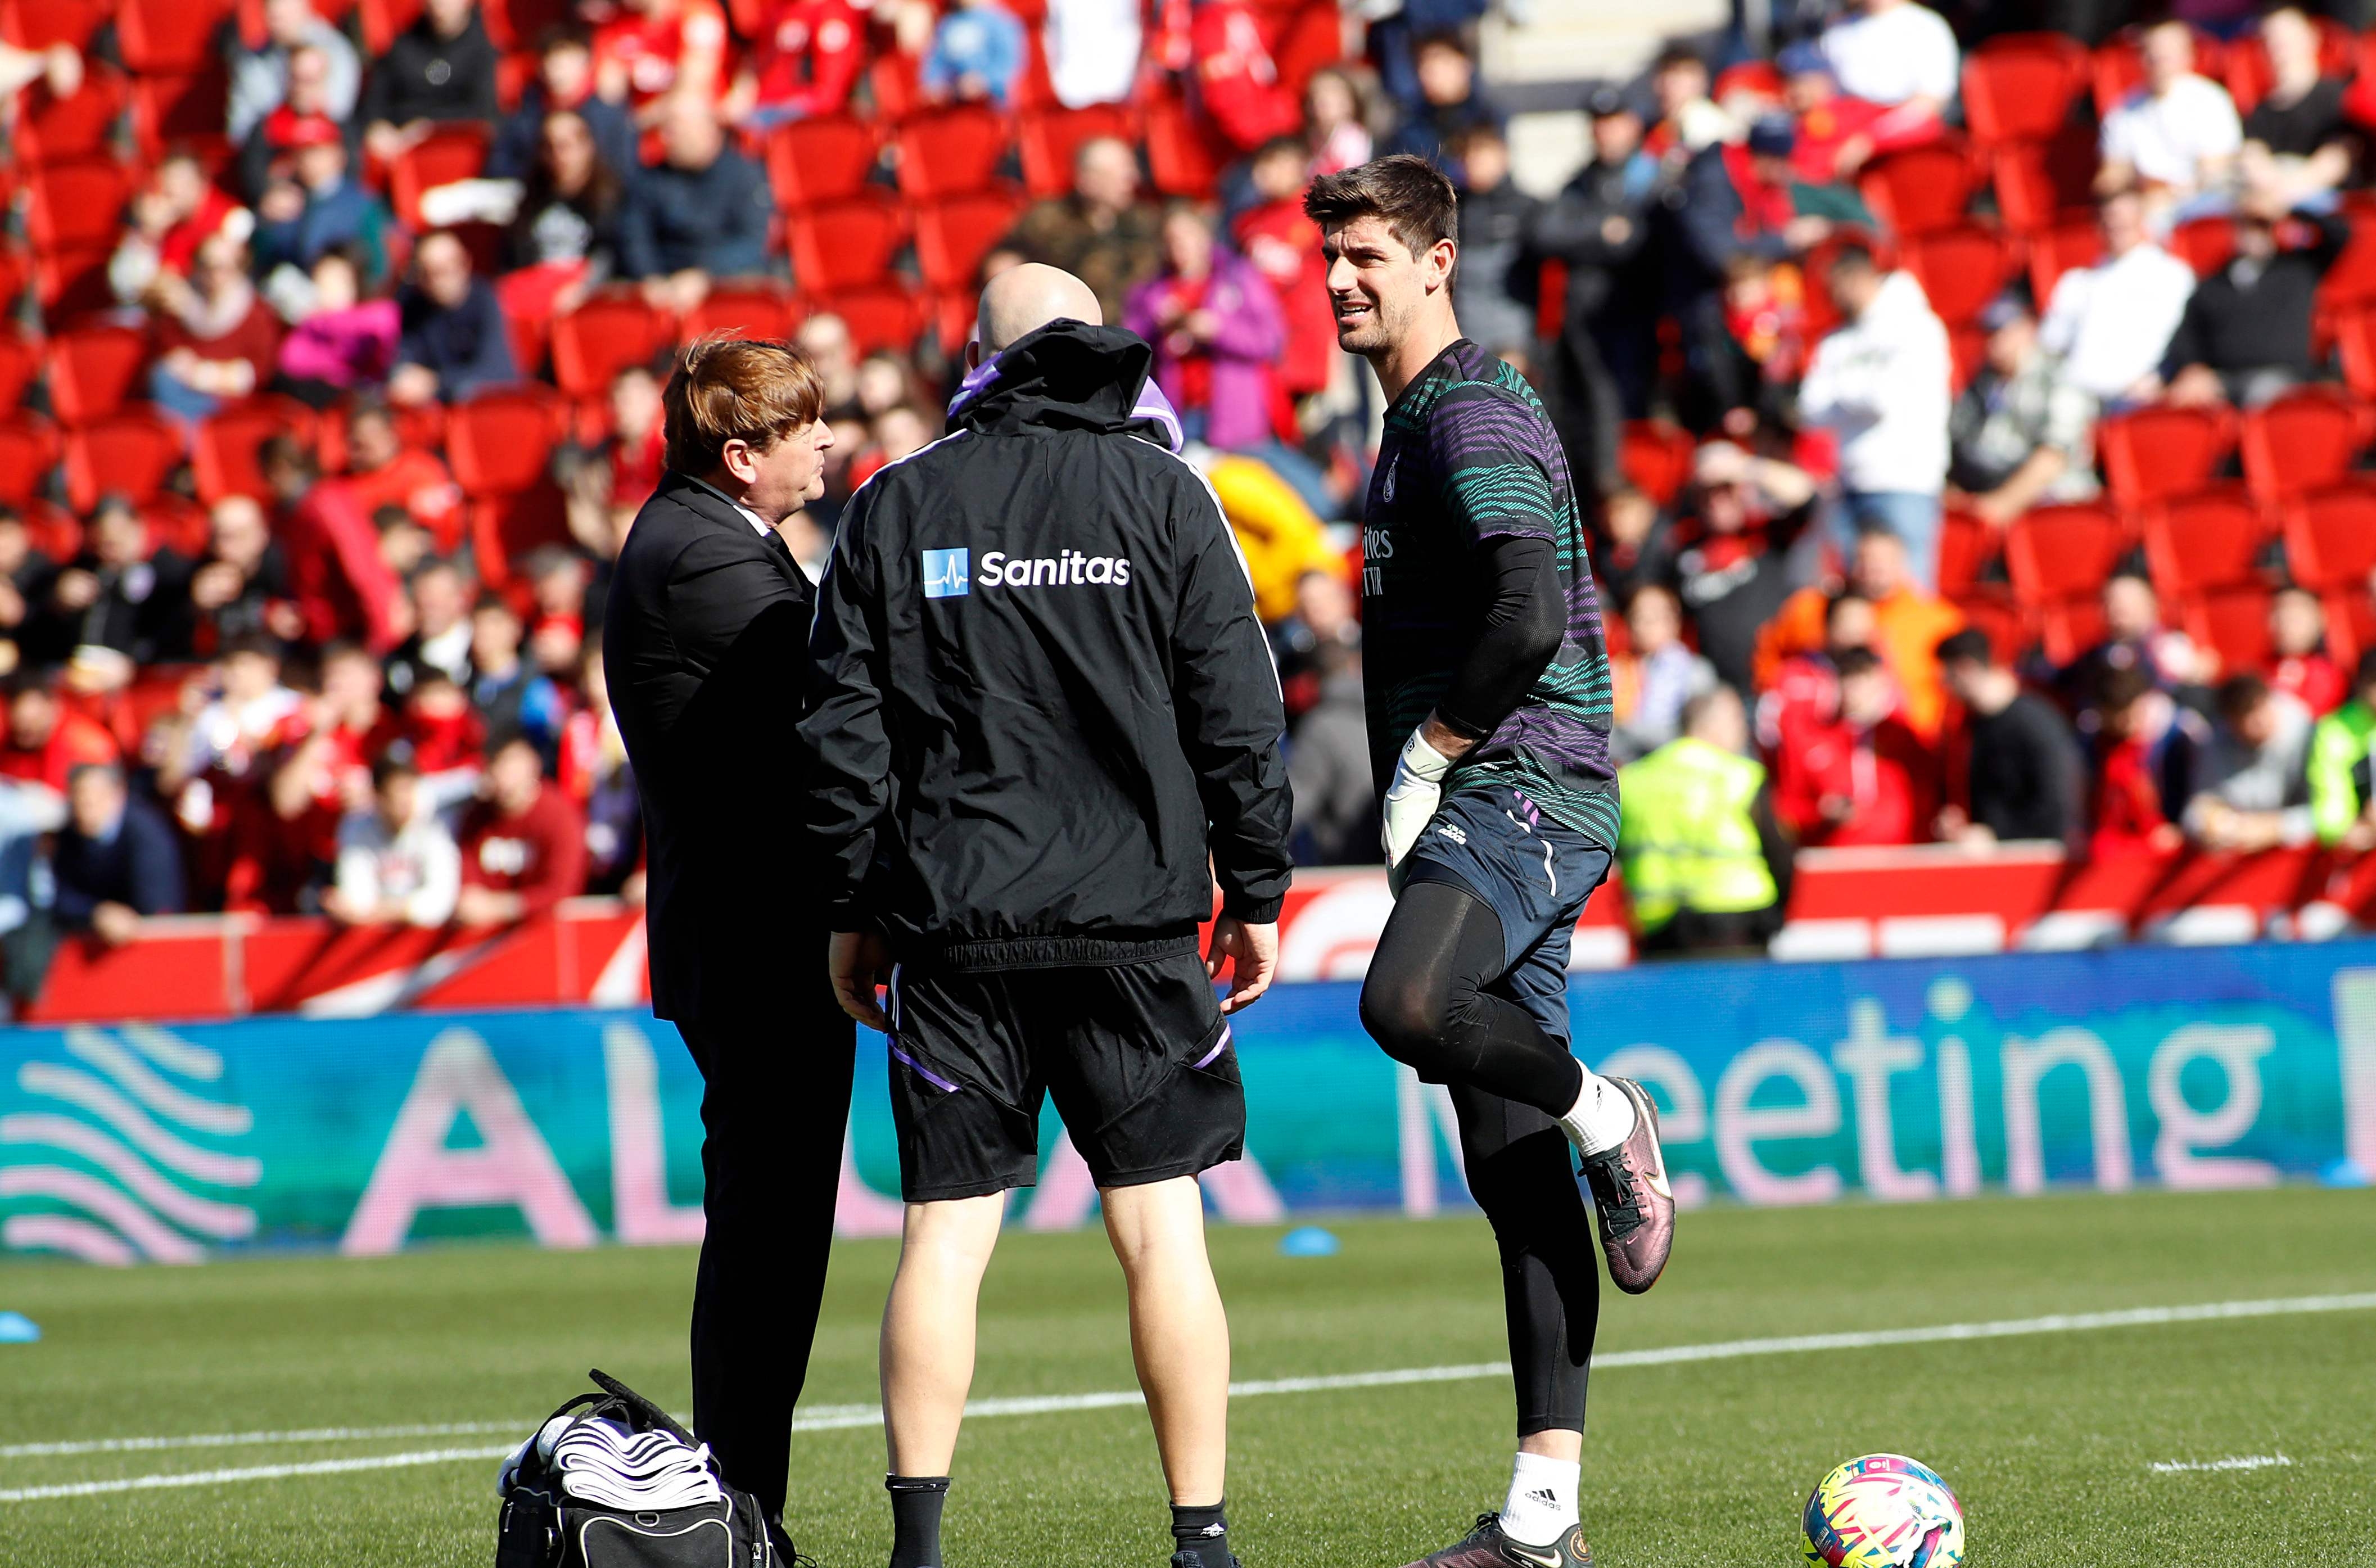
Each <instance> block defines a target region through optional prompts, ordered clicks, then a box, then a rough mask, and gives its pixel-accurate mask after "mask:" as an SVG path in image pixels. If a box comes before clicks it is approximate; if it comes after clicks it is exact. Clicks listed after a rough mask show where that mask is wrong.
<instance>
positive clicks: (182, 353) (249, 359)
mask: <svg viewBox="0 0 2376 1568" xmlns="http://www.w3.org/2000/svg"><path fill="white" fill-rule="evenodd" d="M154 292H155V294H156V296H157V298H158V302H159V304H160V310H159V313H158V320H157V331H156V347H157V354H158V360H157V366H156V369H155V370H154V371H152V372H151V373H150V374H149V380H148V395H149V396H150V397H151V398H155V399H156V400H157V406H158V407H159V408H160V409H163V410H165V411H166V412H167V413H168V414H171V415H172V416H173V417H174V418H176V419H180V420H184V421H191V422H195V421H197V420H202V419H205V418H206V417H207V416H208V415H209V414H212V413H213V412H214V411H215V410H217V409H220V407H222V405H223V404H225V403H227V402H236V401H237V400H239V399H240V398H245V397H248V396H250V395H251V394H253V393H255V392H256V391H257V390H259V389H260V388H261V387H263V386H264V385H265V384H266V383H267V382H268V381H270V380H271V379H272V365H273V361H274V359H275V357H276V356H277V355H278V354H279V351H280V323H279V318H278V317H276V316H275V315H273V314H272V310H271V307H270V306H268V305H267V304H266V303H264V301H263V299H262V298H261V297H260V296H258V295H257V293H256V291H255V285H254V284H253V283H250V282H249V281H248V280H247V246H246V245H245V244H244V243H242V242H241V241H239V240H237V239H235V238H233V237H232V235H230V234H227V233H217V234H215V235H214V236H213V237H212V238H210V239H208V241H207V242H206V243H205V244H201V245H200V246H199V247H198V255H197V260H196V263H195V264H194V265H193V266H192V267H191V269H190V277H189V280H188V281H187V282H184V281H183V280H182V279H179V278H176V277H174V276H172V274H171V273H160V275H159V277H158V279H157V284H156V288H155V290H154Z"/></svg>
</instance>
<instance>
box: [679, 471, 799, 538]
mask: <svg viewBox="0 0 2376 1568" xmlns="http://www.w3.org/2000/svg"><path fill="white" fill-rule="evenodd" d="M684 477H685V478H687V479H693V476H692V475H691V474H687V475H685V476H684ZM693 482H694V483H695V484H697V485H699V486H701V488H702V489H704V490H706V491H707V492H709V493H710V494H712V495H715V496H716V497H718V499H719V500H720V501H723V502H725V503H726V504H727V505H729V506H731V507H733V508H734V509H735V510H736V511H738V512H740V513H742V514H743V517H746V518H748V519H749V520H750V523H751V526H752V527H753V528H754V529H758V530H759V537H760V538H761V539H766V537H767V536H768V535H770V534H772V533H774V532H775V531H776V530H775V529H771V528H769V527H768V526H767V525H766V523H764V522H761V521H760V520H759V514H758V513H756V512H754V511H753V510H751V508H750V507H748V506H745V505H743V503H741V502H740V501H737V500H735V499H734V497H732V496H731V495H729V494H727V493H726V492H724V491H722V490H720V489H719V488H718V487H717V486H716V485H714V484H712V483H710V482H709V481H707V480H706V479H694V480H693Z"/></svg>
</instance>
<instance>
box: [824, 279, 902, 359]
mask: <svg viewBox="0 0 2376 1568" xmlns="http://www.w3.org/2000/svg"><path fill="white" fill-rule="evenodd" d="M816 304H817V309H819V310H821V311H830V312H832V313H833V314H834V315H838V316H839V317H840V318H841V320H842V324H843V325H844V326H846V327H849V339H850V342H851V343H852V344H853V345H855V346H856V348H857V350H858V351H859V352H860V353H861V354H868V353H873V351H874V350H877V349H898V350H903V351H904V350H907V349H909V348H910V347H912V346H913V345H914V343H915V341H916V339H917V338H918V337H919V336H920V335H921V333H922V332H923V330H924V303H923V301H921V299H919V298H918V297H917V296H916V295H914V294H912V293H910V292H909V291H908V290H907V289H906V288H905V287H904V286H902V285H900V284H898V283H896V282H895V283H878V284H875V285H873V286H872V287H869V288H863V289H845V290H842V291H839V292H838V293H836V294H834V295H832V296H831V297H830V298H827V299H821V300H819V301H817V303H816Z"/></svg>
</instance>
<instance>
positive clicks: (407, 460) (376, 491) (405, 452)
mask: <svg viewBox="0 0 2376 1568" xmlns="http://www.w3.org/2000/svg"><path fill="white" fill-rule="evenodd" d="M346 481H347V488H348V492H349V493H350V495H352V497H353V498H354V503H355V505H357V506H358V507H360V508H361V509H362V513H363V515H364V516H365V517H376V516H378V515H379V509H380V508H381V507H383V506H401V507H403V508H404V509H405V511H406V512H408V513H410V515H411V517H412V520H413V521H415V522H417V523H419V524H420V525H421V526H422V528H424V529H428V530H429V533H430V537H431V538H433V539H434V540H436V541H437V550H438V552H439V553H440V554H444V553H446V552H450V551H452V550H455V549H456V548H457V547H458V546H459V545H460V544H461V542H462V492H461V490H460V489H459V487H457V485H456V484H455V483H454V476H453V475H452V474H451V473H449V472H447V471H446V464H445V462H444V460H443V459H441V458H440V457H437V455H436V454H434V453H433V452H424V451H422V450H421V449H420V448H419V447H417V446H407V445H404V444H403V441H402V439H401V438H400V437H399V436H398V434H397V429H396V418H395V416H394V415H392V414H390V413H389V412H388V410H387V405H386V404H385V403H382V402H380V401H379V400H378V399H376V398H358V399H356V401H355V403H354V405H353V407H352V408H351V409H350V410H349V411H348V414H347V473H346Z"/></svg>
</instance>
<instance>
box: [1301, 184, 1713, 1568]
mask: <svg viewBox="0 0 2376 1568" xmlns="http://www.w3.org/2000/svg"><path fill="white" fill-rule="evenodd" d="M1304 210H1305V212H1306V213H1308V214H1309V215H1310V216H1311V218H1312V220H1313V222H1314V223H1316V224H1317V225H1319V228H1320V231H1321V234H1322V236H1323V244H1324V246H1325V251H1324V254H1325V257H1326V260H1327V265H1328V274H1327V276H1328V294H1329V301H1330V303H1331V305H1332V307H1333V308H1334V310H1335V313H1336V317H1337V343H1338V345H1339V346H1341V347H1342V348H1344V349H1346V350H1348V351H1349V352H1352V353H1357V354H1360V355H1362V356H1363V357H1364V358H1366V359H1367V360H1368V361H1369V362H1370V364H1371V367H1372V369H1374V370H1375V371H1376V372H1377V374H1378V379H1379V382H1380V383H1381V385H1382V386H1384V391H1385V395H1386V398H1387V400H1388V404H1389V407H1388V408H1387V410H1386V419H1385V435H1384V441H1383V443H1382V445H1380V447H1379V451H1378V463H1377V469H1376V472H1375V474H1374V476H1373V477H1372V480H1371V483H1370V497H1369V505H1368V510H1367V515H1366V517H1365V518H1364V527H1363V529H1362V541H1363V542H1362V550H1363V567H1362V577H1363V581H1362V600H1363V613H1362V623H1363V638H1362V644H1363V646H1362V659H1363V664H1364V666H1365V669H1366V674H1367V681H1368V705H1369V720H1370V754H1371V761H1372V767H1373V769H1374V770H1375V774H1376V777H1377V778H1379V779H1380V780H1381V781H1384V782H1385V790H1384V804H1383V814H1384V838H1385V851H1386V861H1387V865H1388V867H1389V872H1388V874H1389V876H1390V877H1391V879H1392V881H1393V885H1394V886H1395V888H1396V906H1395V911H1394V914H1393V916H1392V918H1391V919H1389V920H1388V921H1387V922H1386V929H1385V932H1384V935H1383V936H1382V937H1381V938H1380V940H1379V943H1378V948H1377V952H1376V954H1375V956H1373V957H1372V960H1371V963H1370V971H1369V978H1368V980H1367V981H1366V982H1365V983H1364V984H1363V986H1362V989H1361V1018H1362V1022H1363V1023H1364V1024H1365V1025H1366V1026H1367V1027H1368V1028H1369V1030H1370V1032H1371V1034H1372V1035H1373V1036H1375V1037H1376V1039H1377V1040H1378V1043H1379V1044H1380V1045H1382V1046H1383V1047H1384V1048H1385V1050H1386V1052H1387V1053H1388V1054H1389V1055H1391V1056H1393V1057H1394V1058H1395V1059H1396V1060H1397V1061H1400V1062H1404V1063H1408V1064H1409V1065H1410V1066H1412V1067H1413V1068H1415V1069H1417V1070H1418V1072H1419V1075H1420V1077H1421V1078H1424V1079H1426V1080H1428V1081H1430V1082H1434V1083H1441V1084H1445V1085H1448V1086H1449V1087H1450V1089H1451V1093H1452V1102H1453V1106H1454V1109H1455V1111H1457V1113H1458V1117H1459V1123H1460V1143H1461V1158H1462V1160H1463V1163H1464V1166H1465V1168H1466V1170H1467V1177H1468V1186H1469V1190H1470V1192H1471V1193H1472V1194H1474V1195H1475V1196H1476V1199H1477V1201H1478V1203H1479V1206H1482V1207H1483V1208H1484V1210H1485V1214H1486V1217H1487V1218H1489V1219H1490V1220H1491V1222H1492V1226H1493V1235H1494V1241H1495V1243H1496V1244H1497V1246H1498V1247H1499V1249H1500V1251H1501V1254H1502V1284H1503V1294H1504V1297H1505V1300H1506V1303H1507V1308H1508V1313H1509V1325H1510V1360H1511V1364H1512V1367H1513V1370H1514V1372H1515V1377H1516V1382H1517V1400H1518V1453H1517V1457H1516V1460H1515V1464H1514V1465H1513V1467H1512V1474H1511V1480H1510V1491H1509V1496H1508V1499H1507V1502H1506V1503H1505V1504H1504V1506H1503V1508H1502V1510H1501V1511H1500V1512H1499V1513H1498V1514H1488V1515H1484V1516H1483V1517H1482V1518H1480V1519H1479V1521H1478V1523H1477V1526H1476V1528H1475V1529H1474V1530H1473V1531H1472V1532H1471V1533H1470V1534H1469V1535H1468V1536H1467V1538H1465V1539H1463V1540H1461V1541H1459V1542H1457V1543H1455V1544H1454V1545H1452V1546H1449V1547H1446V1548H1445V1549H1444V1550H1442V1551H1439V1552H1436V1553H1434V1554H1433V1555H1432V1556H1430V1557H1427V1558H1425V1559H1424V1560H1422V1561H1423V1563H1424V1564H1426V1565H1428V1568H1504V1565H1527V1564H1531V1565H1534V1568H1588V1564H1589V1563H1590V1562H1591V1551H1590V1549H1589V1548H1588V1547H1586V1544H1585V1540H1584V1532H1583V1529H1582V1527H1581V1526H1580V1525H1579V1524H1578V1522H1577V1507H1576V1492H1577V1488H1578V1479H1579V1476H1580V1470H1581V1465H1580V1461H1581V1455H1582V1453H1583V1445H1584V1402H1585V1377H1586V1371H1587V1369H1588V1366H1589V1363H1590V1360H1591V1356H1592V1337H1593V1331H1594V1328H1595V1326H1596V1324H1597V1322H1598V1315H1599V1292H1600V1283H1599V1273H1598V1269H1597V1268H1596V1267H1595V1265H1594V1264H1593V1261H1592V1253H1591V1250H1590V1242H1589V1240H1588V1230H1587V1226H1588V1223H1589V1222H1588V1221H1587V1219H1586V1214H1585V1205H1584V1199H1583V1196H1582V1194H1581V1193H1580V1192H1579V1190H1578V1186H1577V1182H1576V1166H1575V1164H1574V1159H1575V1158H1576V1157H1578V1156H1580V1157H1581V1158H1582V1166H1583V1173H1584V1177H1585V1181H1586V1184H1587V1185H1588V1186H1589V1189H1590V1192H1591V1194H1592V1202H1593V1206H1594V1208H1595V1209H1596V1210H1597V1211H1598V1223H1599V1230H1600V1242H1601V1248H1602V1250H1603V1252H1604V1253H1606V1254H1607V1256H1608V1259H1609V1271H1610V1277H1611V1278H1613V1279H1614V1280H1615V1281H1616V1282H1617V1284H1618V1287H1619V1288H1620V1289H1624V1290H1627V1291H1642V1290H1646V1289H1649V1288H1650V1286H1651V1285H1652V1283H1654V1282H1655V1281H1656V1280H1657V1277H1658V1272H1659V1270H1660V1269H1662V1268H1663V1267H1665V1265H1666V1261H1667V1252H1668V1248H1669V1245H1670V1244H1671V1242H1672V1241H1673V1238H1674V1223H1675V1206H1674V1199H1673V1196H1672V1194H1670V1193H1669V1189H1668V1185H1667V1179H1666V1167H1665V1164H1664V1161H1663V1158H1662V1157H1661V1155H1660V1152H1659V1148H1658V1134H1657V1114H1656V1112H1655V1111H1653V1110H1652V1108H1651V1105H1650V1101H1649V1099H1648V1097H1647V1096H1646V1095H1645V1094H1644V1092H1643V1090H1642V1087H1641V1086H1640V1085H1638V1084H1636V1083H1634V1082H1633V1081H1632V1080H1630V1079H1625V1078H1604V1077H1601V1076H1598V1075H1595V1074H1592V1073H1588V1072H1586V1071H1585V1069H1584V1066H1583V1064H1582V1063H1579V1062H1578V1061H1577V1060H1576V1059H1575V1058H1574V1056H1573V1055H1571V1054H1570V1053H1569V1051H1568V1009H1567V956H1568V944H1569V940H1570V938H1571V936H1572V934H1573V932H1574V928H1575V922H1576V918H1577V916H1578V915H1579V914H1581V913H1582V911H1583V909H1584V902H1585V899H1586V897H1588V896H1589V895H1590V894H1591V892H1592V890H1593V888H1594V887H1596V886H1598V885H1599V883H1600V881H1601V879H1602V878H1603V877H1604V876H1606V875H1607V874H1608V873H1609V863H1610V852H1611V850H1612V849H1613V848H1614V846H1615V845H1616V843H1617V778H1616V773H1615V770H1614V769H1613V768H1612V767H1611V766H1610V758H1609V721H1610V689H1609V660H1608V656H1607V653H1606V651H1605V649H1604V648H1603V646H1602V643H1601V636H1600V609H1599V605H1598V602H1597V600H1596V599H1595V597H1594V593H1593V586H1592V575H1591V569H1590V565H1589V564H1588V563H1587V561H1586V557H1585V544H1584V527H1583V520H1582V518H1581V517H1580V516H1579V515H1578V512H1577V509H1576V503H1575V496H1574V490H1573V489H1572V487H1571V485H1570V482H1569V479H1568V471H1567V463H1566V459H1565V457H1563V455H1562V452H1561V449H1560V444H1559V438H1558V436H1557V435H1556V434H1554V433H1553V431H1552V429H1551V423H1550V418H1549V417H1548V416H1547V415H1546V414H1545V412H1544V410H1543V407H1542V405H1541V404H1540V403H1539V402H1538V401H1537V400H1536V398H1535V396H1534V393H1533V392H1532V391H1531V390H1530V389H1529V388H1528V387H1527V383H1526V381H1525V380H1524V378H1522V377H1521V376H1520V375H1519V374H1517V373H1516V372H1515V371H1514V370H1512V369H1511V368H1510V367H1509V366H1508V365H1506V364H1504V363H1503V362H1501V361H1500V360H1499V359H1497V358H1495V357H1494V356H1493V355H1492V354H1491V353H1489V352H1487V351H1486V350H1483V349H1481V348H1479V346H1478V345H1477V344H1475V343H1473V342H1471V341H1469V340H1468V339H1466V338H1463V337H1462V336H1461V335H1460V327H1459V323H1458V322H1457V321H1455V319H1454V316H1453V309H1452V291H1451V283H1452V272H1453V267H1454V264H1455V259H1456V257H1457V255H1458V250H1459V246H1458V243H1457V237H1456V232H1455V214H1456V206H1455V196H1454V194H1453V188H1452V184H1451V182H1450V181H1448V180H1446V179H1445V178H1444V177H1443V174H1442V173H1441V172H1438V171H1437V170H1436V169H1435V168H1434V167H1433V166H1432V164H1430V163H1428V162H1427V161H1426V160H1424V159H1420V158H1415V157H1410V156H1407V155H1406V156H1396V157H1392V158H1382V159H1379V160H1376V161H1374V162H1372V163H1366V164H1363V165H1361V166H1360V167H1359V168H1355V169H1348V170H1346V171H1344V172H1340V173H1336V174H1331V175H1327V176H1325V177H1324V178H1322V179H1320V180H1317V181H1315V182H1313V185H1312V188H1311V190H1310V192H1309V193H1308V194H1307V195H1306V196H1305V197H1304ZM1414 1568H1418V1565H1414Z"/></svg>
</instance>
